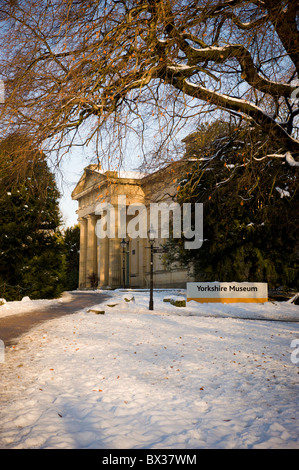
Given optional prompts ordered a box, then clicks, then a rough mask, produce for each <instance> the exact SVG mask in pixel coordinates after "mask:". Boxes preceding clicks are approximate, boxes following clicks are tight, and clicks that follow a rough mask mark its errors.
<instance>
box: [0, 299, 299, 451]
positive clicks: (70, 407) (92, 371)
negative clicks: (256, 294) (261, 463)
mask: <svg viewBox="0 0 299 470" xmlns="http://www.w3.org/2000/svg"><path fill="white" fill-rule="evenodd" d="M85 292H86V291H85ZM103 292H105V291H103ZM106 293H109V295H111V299H110V300H109V301H107V302H106V303H104V304H101V305H95V306H94V307H92V308H94V309H95V310H96V309H97V308H98V309H99V310H105V314H104V315H96V314H95V313H93V312H91V311H89V312H88V310H90V309H91V307H89V308H88V309H84V310H82V311H80V312H76V313H74V314H73V315H66V316H63V317H61V318H58V319H53V320H50V321H47V322H45V323H43V324H42V325H39V326H37V327H35V328H33V329H32V330H30V332H28V333H26V334H25V335H24V336H23V337H22V338H21V339H20V341H19V342H18V344H17V345H15V346H12V347H7V348H6V351H5V361H4V362H3V363H2V364H0V371H1V372H0V375H1V390H0V391H1V395H0V397H1V396H2V402H1V401H0V413H1V426H0V448H3V449H8V448H9V449H28V448H33V449H34V448H40V449H58V448H64V449H79V448H97V449H205V448H210V449H211V448H212V449H216V448H223V449H228V448H240V449H241V448H244V449H245V448H249V449H253V448H257V449H258V448H267V449H269V448H298V447H299V443H298V437H299V432H298V431H299V429H298V404H299V400H298V373H299V369H298V362H299V359H298V353H297V351H296V349H294V347H298V345H299V341H298V338H299V308H298V306H296V305H294V304H292V303H290V302H281V303H278V302H275V303H273V302H267V303H265V304H245V303H244V304H198V303H196V302H194V301H192V302H188V303H187V306H186V307H180V308H179V307H175V306H174V305H171V304H170V303H169V302H163V299H166V298H167V299H169V298H170V297H178V296H179V297H184V298H185V291H178V290H176V291H175V290H174V291H169V290H157V291H155V293H154V310H153V311H149V310H148V303H149V292H148V291H146V290H134V291H133V290H132V291H129V292H128V293H127V295H126V294H125V293H124V291H122V290H116V291H106ZM129 294H131V296H130V295H129ZM125 297H126V299H127V300H130V301H125V300H124V298H125ZM133 297H134V299H133ZM38 302H39V301H28V302H19V303H18V305H17V303H15V302H14V309H15V310H17V307H18V308H20V312H23V311H24V310H23V309H24V308H25V306H26V305H27V304H30V307H32V305H35V304H36V305H38ZM9 304H10V302H7V303H6V304H4V305H2V306H1V307H0V312H2V311H5V312H6V314H8V309H9ZM40 304H44V305H46V304H47V301H41V302H40ZM108 304H109V305H114V306H113V307H108ZM27 308H29V307H27ZM37 308H38V307H37ZM10 311H11V313H12V310H10ZM273 320H275V321H273ZM297 359H298V360H297Z"/></svg>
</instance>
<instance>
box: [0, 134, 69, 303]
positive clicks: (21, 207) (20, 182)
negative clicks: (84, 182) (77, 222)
mask: <svg viewBox="0 0 299 470" xmlns="http://www.w3.org/2000/svg"><path fill="white" fill-rule="evenodd" d="M24 142H26V144H27V143H28V141H27V139H26V138H24V137H22V136H14V137H11V138H10V139H6V140H5V141H2V143H1V146H0V176H1V187H0V295H1V296H2V297H5V298H6V300H20V299H21V298H22V297H23V296H25V295H26V296H29V297H30V298H32V299H38V298H53V297H57V296H59V295H60V294H61V292H62V290H63V287H64V276H65V275H64V269H65V259H64V246H63V238H62V236H61V234H60V232H59V225H60V213H59V205H58V198H59V192H58V190H57V187H56V184H55V179H54V176H53V175H52V174H51V172H50V171H49V168H48V166H47V163H46V161H45V158H44V155H43V154H42V153H40V152H37V151H36V150H34V149H32V159H31V161H30V163H29V165H26V170H25V171H24V173H23V174H22V175H21V174H20V172H19V171H18V172H16V175H14V173H13V171H11V170H12V169H13V167H14V165H13V164H14V161H13V159H14V156H15V157H16V158H17V157H19V154H20V153H21V152H22V144H23V143H24ZM12 149H14V151H13V152H12ZM8 155H9V156H8Z"/></svg>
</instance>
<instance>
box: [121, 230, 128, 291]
mask: <svg viewBox="0 0 299 470" xmlns="http://www.w3.org/2000/svg"><path fill="white" fill-rule="evenodd" d="M127 244H128V242H127V241H126V240H125V239H124V238H123V239H122V241H121V242H120V246H121V247H122V250H123V251H122V252H123V289H125V287H126V259H125V253H126V247H127Z"/></svg>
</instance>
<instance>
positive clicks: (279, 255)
mask: <svg viewBox="0 0 299 470" xmlns="http://www.w3.org/2000/svg"><path fill="white" fill-rule="evenodd" d="M262 139H264V140H265V138H264V136H263V135H262V134H256V135H255V140H254V141H253V140H252V135H251V134H250V133H249V132H248V128H247V127H245V126H244V127H241V128H235V129H232V128H231V127H230V126H229V124H228V123H223V122H215V123H213V124H212V125H210V126H203V127H202V128H201V129H200V130H199V131H198V132H196V133H194V134H192V135H191V136H189V137H188V138H187V139H186V155H185V157H186V160H188V161H189V163H188V168H187V167H186V173H185V175H183V177H182V179H181V181H180V183H179V188H178V194H177V200H178V201H179V202H180V203H184V202H192V203H195V202H200V203H203V208H204V219H203V232H204V242H203V245H202V247H201V248H200V249H198V250H185V249H184V245H183V242H184V240H180V242H179V243H177V241H176V240H172V241H170V242H169V243H168V244H167V245H168V249H169V252H168V255H167V258H168V263H171V262H174V261H178V262H179V263H181V264H183V265H186V264H189V265H192V267H193V269H194V272H195V275H196V278H197V279H198V280H206V281H252V282H253V281H256V282H258V281H260V282H268V283H269V286H270V288H275V287H278V286H285V287H294V288H298V249H299V247H298V238H297V233H298V209H299V205H298V172H297V169H296V168H295V167H293V168H292V167H289V166H286V165H284V166H282V165H281V162H280V161H279V162H278V160H275V159H273V160H271V161H269V160H263V159H260V158H259V155H258V154H256V143H257V142H259V145H261V142H262ZM268 152H269V153H270V152H271V147H270V144H268ZM190 160H192V163H190Z"/></svg>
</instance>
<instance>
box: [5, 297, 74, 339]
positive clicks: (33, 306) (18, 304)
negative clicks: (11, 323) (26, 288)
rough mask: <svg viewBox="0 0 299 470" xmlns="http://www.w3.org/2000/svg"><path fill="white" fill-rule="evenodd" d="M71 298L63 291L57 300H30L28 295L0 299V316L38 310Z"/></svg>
mask: <svg viewBox="0 0 299 470" xmlns="http://www.w3.org/2000/svg"><path fill="white" fill-rule="evenodd" d="M71 298H72V297H71V295H70V294H69V293H68V292H64V293H63V295H62V296H61V298H60V299H58V300H57V299H51V300H49V299H40V300H31V299H30V297H28V296H26V297H23V298H22V300H20V301H15V302H7V301H6V300H5V299H0V318H3V317H6V316H8V315H19V314H21V313H26V312H29V311H32V310H40V309H43V308H47V307H49V306H50V305H54V304H57V303H63V302H69V301H70V300H71ZM1 301H2V302H4V305H1ZM0 336H1V332H0Z"/></svg>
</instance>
